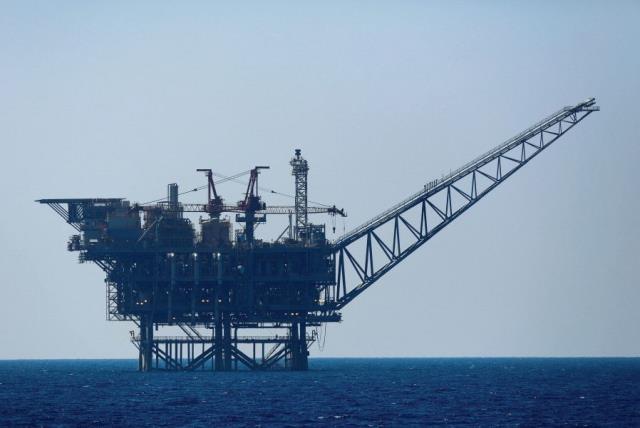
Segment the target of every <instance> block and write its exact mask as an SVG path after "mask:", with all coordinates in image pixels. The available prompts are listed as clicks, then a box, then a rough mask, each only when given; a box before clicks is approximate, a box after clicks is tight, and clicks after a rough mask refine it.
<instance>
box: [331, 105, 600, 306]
mask: <svg viewBox="0 0 640 428" xmlns="http://www.w3.org/2000/svg"><path fill="white" fill-rule="evenodd" d="M597 110H599V107H597V106H595V99H589V100H587V101H585V102H583V103H580V104H578V105H576V106H574V107H565V108H563V109H561V110H559V111H558V112H556V113H554V114H553V115H551V116H549V117H547V118H546V119H544V120H542V121H540V122H538V123H537V124H535V125H534V126H532V127H530V128H528V129H526V130H525V131H523V132H521V133H520V134H518V135H516V136H515V137H513V138H511V139H509V140H507V141H506V142H504V143H502V144H501V145H499V146H497V147H496V148H494V149H493V150H491V151H489V152H487V153H485V154H483V155H482V156H480V157H479V158H477V159H475V160H474V161H472V162H470V163H468V164H466V165H465V166H463V167H462V168H459V169H458V170H456V171H454V172H452V173H451V174H449V175H448V176H446V177H443V178H441V179H438V180H434V181H431V182H429V183H428V184H426V185H425V186H424V188H423V189H422V190H421V191H419V192H418V193H416V194H414V195H412V196H411V197H410V198H408V199H406V200H405V201H403V202H401V203H400V204H398V205H396V206H395V207H393V208H391V209H390V210H387V211H385V212H384V213H382V214H380V215H379V216H377V217H375V218H373V219H372V220H370V221H369V222H367V223H365V224H363V225H362V226H360V227H358V228H356V229H355V230H353V231H352V232H350V233H348V234H347V235H345V236H343V237H341V238H340V239H338V240H337V241H336V242H335V243H334V256H333V257H334V259H335V261H336V290H335V299H334V300H333V301H331V302H329V303H328V306H330V307H331V308H332V309H340V308H342V307H344V306H345V305H346V304H348V303H349V302H351V301H352V300H353V299H354V298H355V297H356V296H358V295H359V294H360V293H362V292H363V291H364V290H366V289H367V288H368V287H370V286H371V285H372V284H373V283H374V282H376V281H377V280H378V279H380V277H382V276H383V275H384V274H385V273H387V272H388V271H389V270H391V269H392V268H393V267H395V266H396V265H397V264H398V263H400V262H401V261H402V260H404V259H405V258H406V257H407V256H408V255H409V254H411V253H413V252H414V251H415V250H416V249H418V248H419V247H420V246H421V245H422V244H424V243H425V242H427V241H428V240H429V239H431V238H432V237H433V236H434V235H435V234H437V233H438V232H440V231H441V230H442V229H444V228H445V227H446V226H447V225H449V224H450V223H451V222H452V221H454V220H455V219H456V218H458V217H459V216H460V215H461V214H462V213H464V212H465V211H467V210H468V209H469V208H471V207H472V206H473V205H475V203H476V202H478V201H479V200H480V199H482V198H483V197H484V196H486V195H487V194H488V193H489V192H491V191H492V190H493V189H495V188H496V187H497V186H499V185H500V184H501V183H502V182H503V181H505V180H506V179H507V178H509V177H510V176H511V175H513V174H514V173H515V172H516V171H518V170H519V169H520V168H522V167H523V166H524V165H526V164H527V163H528V162H529V161H530V160H531V159H533V158H534V157H536V156H537V155H538V154H540V153H541V152H542V151H543V150H545V149H546V148H547V147H549V146H550V145H551V144H552V143H553V142H555V141H556V140H557V139H558V138H560V137H561V136H562V135H564V134H565V133H566V132H567V131H569V130H570V129H571V128H573V127H574V126H575V125H577V124H578V123H579V122H580V121H582V120H583V119H584V118H585V117H587V116H588V115H589V114H591V113H592V112H594V111H597Z"/></svg>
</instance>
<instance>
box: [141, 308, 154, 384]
mask: <svg viewBox="0 0 640 428" xmlns="http://www.w3.org/2000/svg"><path fill="white" fill-rule="evenodd" d="M152 366H153V319H152V318H151V316H150V315H143V316H142V317H141V318H140V353H139V355H138V370H139V371H141V372H148V371H151V368H152Z"/></svg>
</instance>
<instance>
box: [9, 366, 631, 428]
mask: <svg viewBox="0 0 640 428" xmlns="http://www.w3.org/2000/svg"><path fill="white" fill-rule="evenodd" d="M309 365H310V370H309V371H307V372H289V371H271V372H249V371H239V372H230V373H215V372H211V371H197V372H151V373H139V372H137V371H136V369H137V361H134V360H22V361H0V426H2V427H5V426H25V427H27V426H28V427H32V426H36V427H37V426H54V427H56V426H57V427H91V426H97V427H102V426H115V427H123V426H135V427H140V426H158V427H212V426H216V427H218V426H222V427H224V426H242V427H245V426H246V427H296V426H337V427H343V426H344V427H348V426H354V427H378V426H398V427H407V426H417V427H422V426H472V427H475V426H488V427H494V426H526V427H539V426H611V427H626V426H629V427H634V426H637V427H640V358H444V359H440V358H425V359H404V358H388V359H387V358H371V359H359V358H347V359H342V358H337V359H332V358H322V359H317V358H316V359H311V360H310V362H309Z"/></svg>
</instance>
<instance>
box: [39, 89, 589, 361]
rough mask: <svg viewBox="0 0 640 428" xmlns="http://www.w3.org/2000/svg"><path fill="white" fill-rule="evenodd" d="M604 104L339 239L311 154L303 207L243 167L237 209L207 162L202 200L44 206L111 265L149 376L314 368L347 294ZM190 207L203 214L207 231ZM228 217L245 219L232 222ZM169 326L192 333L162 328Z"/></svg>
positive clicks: (558, 117) (90, 255)
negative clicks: (278, 218)
mask: <svg viewBox="0 0 640 428" xmlns="http://www.w3.org/2000/svg"><path fill="white" fill-rule="evenodd" d="M598 110H599V107H598V106H596V104H595V99H593V98H590V99H588V100H586V101H584V102H581V103H578V104H576V105H574V106H568V107H564V108H562V109H560V110H559V111H557V112H555V113H553V114H552V115H550V116H548V117H547V118H545V119H544V120H542V121H540V122H538V123H536V124H535V125H533V126H531V127H529V128H527V129H526V130H524V131H522V132H521V133H519V134H518V135H516V136H515V137H513V138H510V139H509V140H507V141H505V142H504V143H502V144H500V145H498V146H497V147H495V148H494V149H492V150H490V151H488V152H486V153H484V154H483V155H481V156H480V157H478V158H476V159H475V160H473V161H472V162H469V163H468V164H466V165H464V166H463V167H461V168H459V169H457V170H455V171H452V172H451V173H449V174H448V175H446V176H442V177H441V178H439V179H436V180H433V181H429V182H428V183H426V184H424V185H423V186H422V187H421V188H420V190H419V191H418V192H416V193H415V194H413V195H411V196H410V197H408V198H407V199H405V200H403V201H402V202H400V203H399V204H397V205H395V206H393V207H391V208H390V209H388V210H386V211H385V212H383V213H381V214H379V215H378V216H376V217H374V218H373V219H371V220H370V221H368V222H366V223H364V224H363V225H361V226H359V227H357V228H355V229H354V230H352V231H350V232H348V233H346V234H345V235H343V236H342V237H340V238H338V239H337V240H335V241H329V240H327V238H326V231H325V225H323V224H313V223H311V222H310V221H309V215H311V214H319V213H326V214H329V215H333V216H345V215H346V214H345V212H344V210H343V209H340V208H337V207H335V206H329V205H321V204H319V205H317V206H310V205H309V203H308V202H309V200H308V197H307V190H308V187H307V178H308V171H309V165H308V162H307V160H305V159H304V158H303V157H302V155H301V152H300V150H296V151H295V156H294V157H293V159H291V162H290V165H291V167H292V174H293V177H294V180H295V195H294V199H295V203H294V205H293V206H270V205H267V204H266V203H265V202H264V201H263V200H262V197H261V196H260V193H259V191H260V186H258V177H259V174H260V172H261V171H262V170H264V169H265V168H268V167H266V166H257V167H255V168H253V169H251V170H249V171H247V172H246V174H248V175H249V177H248V182H247V183H246V184H247V187H246V192H245V194H244V198H243V199H242V200H241V201H239V202H237V203H235V204H227V203H225V201H224V199H223V198H222V197H221V196H220V194H219V193H218V189H217V188H216V184H220V182H221V181H227V180H238V178H239V177H240V176H241V175H242V174H238V175H235V176H230V177H224V176H223V178H222V179H221V180H218V182H216V181H215V180H214V176H215V177H220V174H217V173H216V172H214V171H212V170H211V169H200V170H198V171H200V172H203V173H204V175H205V177H206V181H207V183H206V185H203V186H202V187H201V188H202V189H205V188H206V189H207V200H206V203H203V204H192V203H182V202H180V200H179V195H180V193H179V188H178V185H177V184H169V185H168V192H167V197H166V198H163V199H162V200H157V201H152V202H151V203H144V204H137V203H136V204H132V203H130V202H129V201H127V200H125V199H123V198H86V199H84V198H73V199H66V198H65V199H41V200H38V201H37V202H40V203H43V204H47V205H49V206H50V207H51V208H53V210H54V211H55V212H56V213H58V214H59V215H60V216H62V217H63V218H64V220H65V221H66V222H67V223H69V224H70V225H71V226H73V227H74V228H75V229H76V230H77V231H78V234H76V235H73V236H71V238H70V239H69V242H68V245H67V248H68V250H69V251H78V252H79V260H80V262H93V263H95V264H97V265H98V266H99V267H100V268H101V269H102V270H104V272H105V273H106V279H105V282H106V314H107V319H108V320H117V321H131V322H134V323H135V324H136V326H137V327H138V328H139V334H135V333H133V332H132V337H131V340H132V342H133V343H134V345H135V346H136V347H137V348H138V351H139V354H138V355H139V358H138V362H139V370H141V371H149V370H152V369H164V370H207V369H208V370H216V371H228V370H235V369H238V368H239V367H245V368H248V369H251V370H265V369H269V368H275V367H286V368H289V369H292V370H306V369H307V367H308V355H309V352H308V349H309V346H310V345H311V343H313V342H314V341H315V340H316V339H317V335H316V334H314V331H315V330H313V329H314V328H317V327H319V326H321V325H322V324H323V323H330V322H339V321H340V320H341V316H342V315H341V312H340V311H341V310H342V309H343V308H344V307H345V306H346V305H347V304H348V303H349V302H351V301H352V300H353V299H354V298H356V297H357V296H358V295H359V294H360V293H362V292H363V291H364V290H366V289H367V288H368V287H370V286H371V285H372V284H373V283H375V282H376V281H377V280H378V279H380V278H381V277H382V276H383V275H385V274H386V273H387V272H389V271H390V270H391V269H392V268H393V267H394V266H396V265H397V264H398V263H400V262H401V261H402V260H404V259H405V258H406V257H407V256H409V254H411V253H413V252H414V251H415V250H416V249H418V247H420V246H421V245H422V244H424V243H425V242H427V241H428V240H429V239H431V238H432V237H433V236H434V235H435V234H437V233H438V232H440V231H441V230H442V229H444V228H445V227H446V226H447V225H448V224H450V223H451V222H452V221H453V220H455V219H456V218H458V217H459V216H460V215H461V214H462V213H464V212H465V211H467V210H468V209H469V208H471V207H472V206H473V205H474V204H475V203H476V202H478V201H479V200H480V199H482V198H483V197H484V196H485V195H487V194H488V193H489V192H491V191H492V190H493V189H495V188H496V187H497V186H498V185H500V184H501V183H502V182H504V181H505V180H506V179H507V178H509V177H510V176H511V175H512V174H514V173H515V172H516V171H518V170H519V169H520V168H522V167H523V166H524V165H526V164H527V163H528V162H529V161H530V160H531V159H533V158H534V157H536V156H537V155H538V154H540V153H541V152H542V151H543V150H545V149H546V148H547V147H549V146H550V145H551V144H552V143H553V142H554V141H556V140H557V139H558V138H560V137H561V136H562V135H564V134H565V133H566V132H567V131H568V130H569V129H571V128H573V127H574V126H575V125H577V124H578V123H579V122H580V121H582V120H583V119H584V118H585V117H587V116H588V115H589V114H591V113H592V112H594V111H598ZM198 189H199V188H196V189H192V190H198ZM185 193H186V192H185ZM185 213H205V214H206V218H205V219H202V218H201V219H200V221H199V230H197V231H196V229H195V228H194V225H193V224H192V221H191V220H190V219H189V218H187V217H185ZM225 213H227V214H230V215H233V214H235V224H236V228H235V229H234V223H233V222H232V221H231V219H230V217H229V216H228V215H226V216H225V215H224V214H225ZM272 214H285V215H288V216H289V224H288V226H287V227H286V228H285V229H284V231H283V232H282V233H281V234H280V236H278V237H277V238H276V239H275V240H273V241H269V242H267V241H264V240H260V239H257V238H256V236H255V233H254V232H255V229H256V227H257V226H258V225H260V224H261V223H264V222H265V221H266V219H267V216H268V215H272ZM167 326H174V329H175V328H179V329H180V330H179V331H180V332H181V334H180V335H179V336H159V335H157V334H155V333H156V331H157V330H158V329H159V328H160V327H162V328H164V327H167ZM283 330H284V331H283ZM239 331H240V332H247V331H253V332H259V333H257V334H251V335H247V334H244V335H243V334H238V332H239ZM207 332H210V333H209V334H206V333H207ZM260 332H262V333H260ZM274 332H280V334H274Z"/></svg>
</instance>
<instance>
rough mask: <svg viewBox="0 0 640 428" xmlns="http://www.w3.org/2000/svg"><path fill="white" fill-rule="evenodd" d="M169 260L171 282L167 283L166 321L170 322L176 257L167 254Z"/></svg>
mask: <svg viewBox="0 0 640 428" xmlns="http://www.w3.org/2000/svg"><path fill="white" fill-rule="evenodd" d="M169 258H170V260H171V282H170V284H169V294H168V295H167V322H168V323H169V324H171V321H172V318H173V292H174V290H175V286H176V257H175V255H174V254H173V253H171V254H169Z"/></svg>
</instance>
